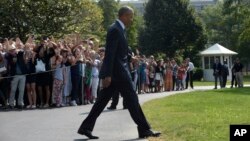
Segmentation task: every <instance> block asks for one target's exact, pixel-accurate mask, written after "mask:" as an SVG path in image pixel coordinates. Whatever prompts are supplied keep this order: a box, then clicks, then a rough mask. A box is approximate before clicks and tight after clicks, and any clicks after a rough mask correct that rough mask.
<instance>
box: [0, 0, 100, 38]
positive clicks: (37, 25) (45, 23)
mask: <svg viewBox="0 0 250 141" xmlns="http://www.w3.org/2000/svg"><path fill="white" fill-rule="evenodd" d="M0 5H1V7H0V15H1V20H0V29H1V31H0V36H4V37H13V36H15V35H18V36H20V38H22V39H24V38H25V36H26V35H27V34H29V33H33V34H36V35H49V36H50V35H53V36H58V37H59V36H63V34H68V33H71V32H79V33H84V34H88V33H92V32H94V33H95V32H98V31H99V30H100V26H99V25H100V23H101V22H102V14H101V10H100V9H99V8H98V7H97V6H96V4H95V3H93V2H92V1H90V0H78V1H75V0H12V1H9V0H1V1H0Z"/></svg>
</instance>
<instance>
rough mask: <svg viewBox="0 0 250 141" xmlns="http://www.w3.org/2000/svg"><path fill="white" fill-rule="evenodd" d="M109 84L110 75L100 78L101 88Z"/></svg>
mask: <svg viewBox="0 0 250 141" xmlns="http://www.w3.org/2000/svg"><path fill="white" fill-rule="evenodd" d="M110 84H111V77H105V78H104V79H103V80H102V87H103V88H107V87H109V86H110Z"/></svg>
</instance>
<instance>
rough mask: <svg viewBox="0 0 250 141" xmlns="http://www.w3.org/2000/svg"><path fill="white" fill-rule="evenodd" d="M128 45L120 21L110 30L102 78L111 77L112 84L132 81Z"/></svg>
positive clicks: (101, 72) (101, 71)
mask: <svg viewBox="0 0 250 141" xmlns="http://www.w3.org/2000/svg"><path fill="white" fill-rule="evenodd" d="M128 53H129V48H128V43H127V40H126V37H125V35H124V31H123V29H122V26H121V25H120V23H119V22H118V21H116V22H115V23H113V24H112V25H111V27H110V28H109V30H108V33H107V38H106V49H105V57H104V60H103V64H102V67H101V70H100V78H101V79H103V78H105V77H111V78H112V82H117V81H122V82H127V81H131V75H130V73H129V66H128Z"/></svg>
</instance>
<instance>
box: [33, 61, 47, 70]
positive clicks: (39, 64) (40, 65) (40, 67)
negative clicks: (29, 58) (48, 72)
mask: <svg viewBox="0 0 250 141" xmlns="http://www.w3.org/2000/svg"><path fill="white" fill-rule="evenodd" d="M36 62H37V63H36V66H35V67H36V72H44V71H45V64H44V63H43V61H42V60H38V59H37V60H36Z"/></svg>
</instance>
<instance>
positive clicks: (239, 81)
mask: <svg viewBox="0 0 250 141" xmlns="http://www.w3.org/2000/svg"><path fill="white" fill-rule="evenodd" d="M243 67H244V65H243V64H242V63H241V62H240V59H239V58H236V60H235V61H234V63H233V66H232V68H231V73H232V78H231V88H233V87H239V88H242V87H243ZM213 76H214V79H215V81H214V82H215V85H214V89H217V85H218V84H217V83H218V81H219V86H220V88H225V87H226V84H227V77H228V76H229V68H228V65H227V61H223V64H221V63H220V61H219V59H218V58H216V59H215V62H214V64H213Z"/></svg>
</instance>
